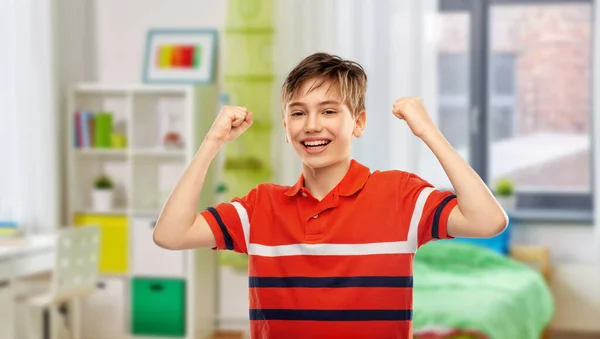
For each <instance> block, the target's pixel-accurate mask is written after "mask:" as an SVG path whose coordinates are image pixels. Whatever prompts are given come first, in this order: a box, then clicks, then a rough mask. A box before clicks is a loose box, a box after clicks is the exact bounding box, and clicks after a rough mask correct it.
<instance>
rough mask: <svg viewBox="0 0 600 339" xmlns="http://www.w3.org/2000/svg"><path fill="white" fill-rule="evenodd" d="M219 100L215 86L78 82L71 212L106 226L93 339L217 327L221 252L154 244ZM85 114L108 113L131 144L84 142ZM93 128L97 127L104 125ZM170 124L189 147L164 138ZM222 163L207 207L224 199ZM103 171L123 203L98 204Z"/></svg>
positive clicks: (72, 218)
mask: <svg viewBox="0 0 600 339" xmlns="http://www.w3.org/2000/svg"><path fill="white" fill-rule="evenodd" d="M217 105H218V89H217V87H216V85H202V86H198V87H192V86H148V85H131V86H110V85H103V84H79V85H76V86H75V87H73V88H72V89H71V90H70V92H69V98H68V106H69V107H68V111H67V114H66V117H65V122H66V124H67V126H68V131H69V138H68V145H67V154H68V159H67V162H68V164H67V167H68V176H67V178H68V182H67V185H68V200H67V204H68V206H67V211H68V219H69V222H72V223H74V224H77V225H85V224H91V223H96V224H100V226H101V229H102V232H103V233H102V234H103V236H102V246H101V247H102V249H101V260H100V261H101V262H100V272H101V275H102V279H101V282H100V283H99V285H98V290H97V291H96V292H95V293H94V294H93V295H91V296H90V297H89V298H87V299H86V300H85V301H84V304H83V306H82V312H83V314H82V317H83V326H82V331H83V337H84V338H89V339H93V338H94V339H95V338H98V339H100V338H103V339H104V338H139V337H145V336H148V337H153V338H156V337H163V338H164V337H167V338H186V339H188V338H189V339H191V338H204V337H206V335H208V334H210V333H212V332H213V330H214V329H215V328H214V326H215V314H216V302H217V300H216V295H217V293H216V288H217V285H216V282H217V263H216V254H215V253H214V251H212V250H208V249H207V250H193V251H180V252H178V251H167V250H164V249H161V248H159V247H157V246H156V245H155V244H154V243H153V240H152V232H153V226H154V223H155V222H156V218H157V217H158V215H159V213H160V210H161V207H162V205H163V204H164V202H165V200H166V198H167V196H168V194H169V192H170V190H171V189H172V188H173V187H174V185H175V183H176V182H177V180H178V179H179V177H180V176H181V174H182V173H183V171H184V170H185V168H186V167H187V165H188V164H189V162H190V161H191V159H192V158H193V156H194V155H195V153H196V151H197V149H198V146H199V145H200V143H201V141H202V138H203V136H204V135H205V133H206V131H208V128H210V126H211V124H212V121H213V119H214V117H215V115H216V113H217V111H218V106H217ZM78 112H79V113H81V112H109V113H110V114H111V115H112V130H113V131H112V133H116V134H120V135H124V136H125V138H126V145H125V146H124V147H121V148H116V147H109V148H98V147H94V146H93V142H92V143H90V146H89V147H82V146H80V144H81V143H80V142H78V141H76V140H77V136H78V135H80V134H81V129H80V130H79V132H77V125H78V123H77V122H76V119H75V117H76V115H77V114H78ZM94 114H95V113H94ZM167 127H168V128H167ZM80 128H81V127H80ZM90 131H93V132H90ZM88 132H90V133H92V135H93V134H94V133H98V131H96V130H95V127H90V129H89V130H88ZM166 132H176V133H178V134H179V135H180V137H181V140H182V142H181V144H180V147H176V148H172V147H165V146H163V143H162V142H161V140H163V136H164V134H165V133H166ZM90 140H93V138H90ZM214 167H215V166H212V168H211V170H210V171H209V174H208V178H207V180H206V181H205V187H204V189H203V194H202V196H201V198H200V201H199V204H198V205H199V208H204V207H205V206H209V205H212V204H214V203H215V199H216V196H215V194H211V193H210V192H215V189H216V180H215V179H216V177H217V176H216V170H215V169H214ZM100 174H106V175H108V176H110V178H111V179H112V180H113V182H114V205H113V208H112V209H111V210H108V211H97V210H95V209H94V205H93V203H92V187H93V182H94V179H95V178H96V177H97V176H98V175H100ZM142 310H143V312H141V311H142ZM169 316H171V317H172V318H171V319H170V320H169V318H168V317H169ZM99 325H102V326H99ZM161 329H162V330H161ZM165 331H166V332H168V333H163V332H165Z"/></svg>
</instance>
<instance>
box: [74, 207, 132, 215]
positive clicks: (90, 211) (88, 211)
mask: <svg viewBox="0 0 600 339" xmlns="http://www.w3.org/2000/svg"><path fill="white" fill-rule="evenodd" d="M128 212H129V211H128V210H127V209H126V208H118V207H117V208H115V209H113V210H111V211H96V210H93V209H87V208H84V209H79V210H76V211H75V214H86V215H92V214H93V215H107V216H108V215H119V216H121V215H122V216H125V215H127V214H128Z"/></svg>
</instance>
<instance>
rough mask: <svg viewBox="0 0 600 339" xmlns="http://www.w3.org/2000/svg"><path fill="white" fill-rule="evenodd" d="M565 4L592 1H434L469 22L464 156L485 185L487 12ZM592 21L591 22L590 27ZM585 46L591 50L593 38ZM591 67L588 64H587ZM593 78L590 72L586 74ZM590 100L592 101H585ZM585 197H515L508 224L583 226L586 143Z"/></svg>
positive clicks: (587, 208) (589, 197) (588, 212)
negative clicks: (495, 8)
mask: <svg viewBox="0 0 600 339" xmlns="http://www.w3.org/2000/svg"><path fill="white" fill-rule="evenodd" d="M553 3H554V4H561V3H562V4H565V3H588V4H590V5H591V6H592V8H593V7H594V6H595V5H596V3H595V1H594V0H439V2H438V10H439V11H440V12H456V11H458V12H466V13H468V14H469V19H470V27H469V29H470V31H469V34H470V37H469V38H470V42H469V43H470V50H469V60H470V63H469V72H470V74H469V77H470V78H469V85H470V86H469V107H470V119H469V121H470V123H471V126H470V128H469V142H468V143H469V155H470V163H471V166H472V167H473V169H474V170H475V171H476V172H477V173H478V174H479V175H480V176H481V178H482V179H483V180H484V181H485V182H488V183H489V168H488V167H489V150H490V139H489V136H490V130H489V128H488V127H489V123H488V122H489V118H490V116H489V113H490V112H489V106H490V105H489V104H490V98H489V95H488V93H489V77H490V74H489V57H490V53H489V52H488V51H489V31H490V27H489V14H490V9H491V7H492V6H499V5H518V4H553ZM593 20H595V18H593V19H592V21H593ZM594 34H595V32H593V31H592V34H591V35H592V39H591V40H590V44H593V36H594ZM592 67H594V63H593V62H592ZM592 72H593V70H592ZM590 93H594V92H593V79H590ZM590 100H593V97H591V98H590ZM590 107H591V110H590V114H589V122H590V126H591V128H590V134H591V135H590V139H591V140H594V133H596V131H595V129H594V127H595V126H594V125H593V113H594V106H593V105H591V106H590ZM589 152H590V192H589V193H575V192H573V193H564V192H558V191H549V192H539V191H519V192H518V193H517V197H516V203H517V208H516V210H515V211H514V213H512V215H511V218H512V219H517V220H526V221H541V222H557V221H558V222H567V221H568V222H574V223H584V224H589V223H590V222H591V221H593V219H594V210H593V205H594V196H595V194H596V193H595V192H594V187H595V181H596V180H597V177H596V176H595V175H594V173H595V172H596V171H595V159H594V154H595V149H594V142H591V143H590V150H589Z"/></svg>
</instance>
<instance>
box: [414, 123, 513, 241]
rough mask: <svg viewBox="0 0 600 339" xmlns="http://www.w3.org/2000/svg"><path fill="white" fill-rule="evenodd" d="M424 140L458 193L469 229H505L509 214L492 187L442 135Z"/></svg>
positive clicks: (438, 132)
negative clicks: (495, 195)
mask: <svg viewBox="0 0 600 339" xmlns="http://www.w3.org/2000/svg"><path fill="white" fill-rule="evenodd" d="M422 139H423V141H424V142H425V144H426V145H427V146H428V147H429V149H431V151H432V152H433V154H434V155H435V156H436V158H437V159H438V161H439V162H440V164H441V165H442V167H443V169H444V171H445V172H446V175H447V176H448V178H449V179H450V183H451V184H452V187H453V188H454V191H455V192H456V197H457V200H458V208H459V210H460V212H461V213H462V215H463V216H464V218H465V219H466V221H467V225H468V227H478V228H482V227H483V228H485V227H490V228H498V227H499V226H498V225H504V226H505V225H506V221H507V219H506V214H505V213H504V211H503V210H502V208H501V207H500V205H499V203H498V202H497V201H496V199H495V198H494V195H493V194H492V192H491V191H490V190H489V188H488V186H487V185H486V184H485V182H484V181H483V180H482V179H481V177H480V176H479V175H478V174H477V172H475V170H473V168H472V167H471V166H470V165H469V164H468V163H467V162H466V161H465V160H464V159H463V158H462V157H461V156H460V155H459V154H458V152H457V151H456V150H455V149H454V148H453V147H452V145H450V143H449V142H448V141H447V140H446V138H445V137H444V136H443V135H442V133H441V132H440V131H439V130H438V129H435V130H434V131H433V132H431V133H429V134H425V135H424V136H423V138H422ZM504 226H502V227H504ZM492 233H493V232H492Z"/></svg>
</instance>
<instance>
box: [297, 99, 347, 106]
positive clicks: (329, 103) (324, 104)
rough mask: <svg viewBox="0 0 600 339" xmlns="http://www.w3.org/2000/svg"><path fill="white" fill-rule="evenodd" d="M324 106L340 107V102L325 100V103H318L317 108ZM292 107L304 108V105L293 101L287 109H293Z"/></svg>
mask: <svg viewBox="0 0 600 339" xmlns="http://www.w3.org/2000/svg"><path fill="white" fill-rule="evenodd" d="M326 105H340V102H339V101H336V100H326V101H323V102H320V103H319V106H326ZM294 106H302V107H306V104H304V103H303V102H300V101H294V102H292V103H290V104H289V107H294Z"/></svg>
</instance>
